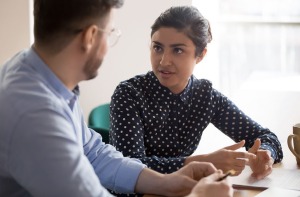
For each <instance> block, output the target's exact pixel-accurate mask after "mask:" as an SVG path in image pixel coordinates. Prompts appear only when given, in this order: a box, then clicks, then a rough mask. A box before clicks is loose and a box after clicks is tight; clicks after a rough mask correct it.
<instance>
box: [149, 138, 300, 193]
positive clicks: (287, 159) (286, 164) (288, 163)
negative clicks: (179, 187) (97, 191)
mask: <svg viewBox="0 0 300 197" xmlns="http://www.w3.org/2000/svg"><path fill="white" fill-rule="evenodd" d="M282 148H283V154H284V157H283V160H282V162H281V163H278V164H274V165H273V167H274V168H284V169H295V170H296V169H300V166H298V165H297V162H296V159H295V157H294V155H293V154H292V153H291V152H290V150H289V149H288V147H287V144H286V143H282ZM262 191H263V190H253V189H251V190H249V189H234V194H233V197H254V196H255V195H257V194H259V193H261V192H262ZM144 197H160V196H157V195H144Z"/></svg>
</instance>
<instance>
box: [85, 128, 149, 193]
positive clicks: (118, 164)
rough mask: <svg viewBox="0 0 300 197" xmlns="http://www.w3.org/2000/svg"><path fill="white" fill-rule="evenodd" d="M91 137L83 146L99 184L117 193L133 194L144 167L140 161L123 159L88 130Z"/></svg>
mask: <svg viewBox="0 0 300 197" xmlns="http://www.w3.org/2000/svg"><path fill="white" fill-rule="evenodd" d="M90 131H91V134H92V137H91V138H90V139H89V141H88V143H86V144H85V145H84V152H85V155H86V156H87V158H88V159H89V161H90V162H91V164H92V166H93V168H94V170H95V172H96V174H97V175H98V177H99V178H100V181H101V184H102V185H103V186H104V187H105V188H107V189H110V190H112V191H115V192H119V193H133V192H134V188H135V185H136V182H137V179H138V177H139V174H140V173H141V171H142V170H143V168H144V167H146V166H145V165H144V164H142V163H141V161H139V160H137V159H131V158H128V157H124V156H123V155H122V153H121V152H119V151H116V149H115V147H113V146H111V145H110V144H105V143H104V142H102V140H101V137H100V136H99V134H98V133H96V132H95V131H93V130H90Z"/></svg>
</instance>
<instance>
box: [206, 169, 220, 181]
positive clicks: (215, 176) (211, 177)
mask: <svg viewBox="0 0 300 197" xmlns="http://www.w3.org/2000/svg"><path fill="white" fill-rule="evenodd" d="M223 176H224V174H223V172H222V170H217V171H216V172H214V173H213V174H210V175H209V176H207V177H206V181H208V182H214V181H217V180H219V179H220V178H221V177H223Z"/></svg>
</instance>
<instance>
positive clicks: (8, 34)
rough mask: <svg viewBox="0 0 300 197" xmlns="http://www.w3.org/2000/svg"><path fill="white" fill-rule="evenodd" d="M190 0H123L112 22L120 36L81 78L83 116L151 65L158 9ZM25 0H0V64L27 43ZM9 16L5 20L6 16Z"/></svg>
mask: <svg viewBox="0 0 300 197" xmlns="http://www.w3.org/2000/svg"><path fill="white" fill-rule="evenodd" d="M191 3H192V0H126V1H125V4H124V6H123V7H122V8H120V9H118V10H117V12H116V18H115V24H116V27H118V28H119V29H121V31H122V36H121V38H120V40H119V42H118V44H117V45H116V46H114V47H113V48H111V49H110V51H109V52H108V54H107V57H106V59H105V60H104V62H103V64H102V66H101V68H100V70H99V76H98V77H97V78H96V79H94V80H91V81H86V82H82V83H81V84H80V88H81V96H80V97H81V99H80V102H81V106H82V108H83V111H84V114H85V118H86V119H87V117H88V114H89V112H90V111H91V110H92V108H94V107H96V106H97V105H99V104H102V103H105V102H109V101H110V97H111V95H112V93H113V91H114V89H115V87H116V86H117V84H118V83H119V82H120V81H122V80H125V79H128V78H130V77H133V76H134V75H137V74H142V73H145V72H147V71H148V70H150V69H151V67H150V63H149V62H150V60H149V43H150V26H151V25H152V23H153V22H154V20H155V19H156V18H157V17H158V16H159V14H160V13H161V12H163V11H164V10H166V9H167V8H169V7H170V6H173V5H191ZM30 15H31V13H30V11H29V0H1V1H0V24H1V31H0V46H1V47H0V64H1V65H2V64H3V63H4V61H6V60H7V59H8V58H9V57H11V56H12V55H14V54H15V53H16V52H17V51H19V50H21V49H23V48H26V47H29V46H30V43H32V42H31V41H30V23H29V16H30ZM8 19H9V20H8Z"/></svg>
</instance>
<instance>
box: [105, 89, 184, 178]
mask: <svg viewBox="0 0 300 197" xmlns="http://www.w3.org/2000/svg"><path fill="white" fill-rule="evenodd" d="M138 94H139V93H138V92H136V91H134V88H130V87H128V86H126V85H121V86H118V87H117V89H116V90H115V92H114V94H113V96H112V99H111V110H110V114H111V131H110V144H112V145H113V146H115V147H116V149H117V150H119V151H121V152H122V153H123V154H124V156H130V157H132V158H137V159H139V160H141V161H142V162H143V163H144V164H146V165H147V166H148V167H149V168H151V169H153V170H155V171H158V172H161V173H171V172H174V171H176V170H178V169H180V168H181V167H182V166H183V164H184V161H185V157H158V156H155V155H151V156H148V155H147V153H146V146H145V141H144V135H145V131H144V126H143V121H142V119H141V117H140V112H139V110H138V107H137V105H141V103H143V101H141V100H140V99H142V97H141V96H140V95H138ZM125 117H130V118H126V121H124V119H125Z"/></svg>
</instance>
